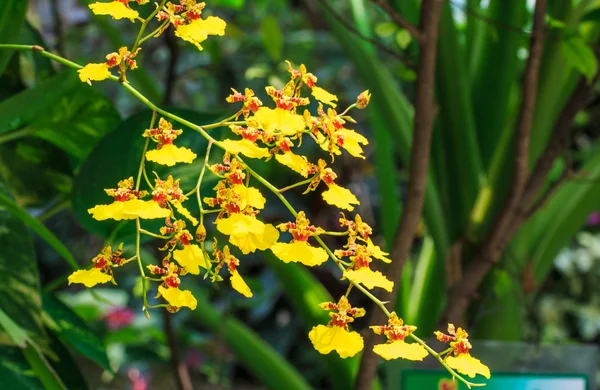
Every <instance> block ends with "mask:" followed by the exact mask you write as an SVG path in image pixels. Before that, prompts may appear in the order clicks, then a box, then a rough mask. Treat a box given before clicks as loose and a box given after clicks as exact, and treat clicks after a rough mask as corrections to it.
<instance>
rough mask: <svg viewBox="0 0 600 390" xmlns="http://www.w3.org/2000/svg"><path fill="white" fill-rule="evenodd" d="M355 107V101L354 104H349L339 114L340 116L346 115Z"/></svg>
mask: <svg viewBox="0 0 600 390" xmlns="http://www.w3.org/2000/svg"><path fill="white" fill-rule="evenodd" d="M354 107H356V103H353V104H351V105H349V106H348V108H346V109H345V110H344V112H342V113H341V114H338V116H344V115H346V114H347V113H348V111H350V110H351V109H353V108H354Z"/></svg>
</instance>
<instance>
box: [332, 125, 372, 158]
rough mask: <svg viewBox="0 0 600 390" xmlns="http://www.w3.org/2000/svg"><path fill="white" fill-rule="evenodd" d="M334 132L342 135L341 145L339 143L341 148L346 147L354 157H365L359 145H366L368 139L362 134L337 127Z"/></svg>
mask: <svg viewBox="0 0 600 390" xmlns="http://www.w3.org/2000/svg"><path fill="white" fill-rule="evenodd" d="M335 133H336V135H342V136H343V141H342V145H340V146H341V147H342V148H344V149H346V150H347V151H348V153H350V154H351V155H353V156H354V157H360V158H365V156H364V155H363V149H362V147H361V146H360V145H361V144H362V145H367V144H368V143H369V141H368V140H367V139H366V138H365V137H364V136H363V135H361V134H359V133H357V132H356V131H354V130H348V129H339V130H338V131H336V132H335Z"/></svg>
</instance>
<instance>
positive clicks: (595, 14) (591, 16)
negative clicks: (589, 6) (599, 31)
mask: <svg viewBox="0 0 600 390" xmlns="http://www.w3.org/2000/svg"><path fill="white" fill-rule="evenodd" d="M581 21H582V22H595V23H600V8H595V9H593V10H591V11H589V12H588V13H586V14H585V15H583V17H582V18H581Z"/></svg>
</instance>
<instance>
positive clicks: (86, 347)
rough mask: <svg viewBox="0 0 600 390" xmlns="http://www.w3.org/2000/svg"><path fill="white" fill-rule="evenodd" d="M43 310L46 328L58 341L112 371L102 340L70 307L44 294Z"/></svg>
mask: <svg viewBox="0 0 600 390" xmlns="http://www.w3.org/2000/svg"><path fill="white" fill-rule="evenodd" d="M43 309H44V312H45V314H46V315H47V317H46V318H45V322H46V326H47V327H48V328H49V329H51V330H52V331H53V332H55V333H56V335H57V337H58V339H59V340H60V341H61V342H62V343H63V344H65V345H68V346H70V347H71V348H73V349H74V350H75V351H77V352H78V353H79V354H81V356H85V357H86V358H88V359H90V360H92V361H94V362H95V363H97V364H98V365H100V366H101V367H102V368H104V369H105V370H107V371H111V368H110V364H109V362H108V357H107V355H106V350H105V347H104V344H103V343H102V340H100V339H99V338H98V336H96V335H95V334H94V332H93V331H92V330H91V329H90V328H89V326H88V325H87V324H86V323H85V322H84V321H83V320H82V319H81V318H80V317H79V316H78V315H77V314H75V313H74V312H73V311H72V310H71V309H70V308H69V307H67V306H66V305H65V304H64V303H62V302H61V301H59V300H58V299H56V298H55V297H53V296H51V295H48V294H44V296H43Z"/></svg>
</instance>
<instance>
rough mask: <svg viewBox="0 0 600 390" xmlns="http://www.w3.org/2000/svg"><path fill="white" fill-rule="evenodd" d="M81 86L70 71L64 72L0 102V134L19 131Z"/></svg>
mask: <svg viewBox="0 0 600 390" xmlns="http://www.w3.org/2000/svg"><path fill="white" fill-rule="evenodd" d="M77 84H81V81H79V80H78V79H77V76H76V75H75V74H74V73H73V71H71V70H65V71H63V72H61V73H59V74H57V75H55V76H53V77H51V78H49V79H47V80H44V81H43V82H41V83H40V84H38V85H37V86H36V87H35V88H31V89H26V90H24V91H23V92H21V93H19V94H17V95H14V96H12V97H10V98H9V99H6V100H3V101H2V102H0V134H2V133H5V132H8V131H11V130H16V129H19V128H21V127H23V126H25V125H28V124H30V123H31V122H33V121H34V120H36V119H38V118H39V117H40V116H42V115H44V114H46V113H49V112H51V111H52V110H53V108H54V105H55V103H56V101H57V100H59V99H60V98H61V97H63V96H64V95H65V94H66V93H67V92H68V91H69V90H71V89H72V88H73V87H74V86H75V85H77Z"/></svg>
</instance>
